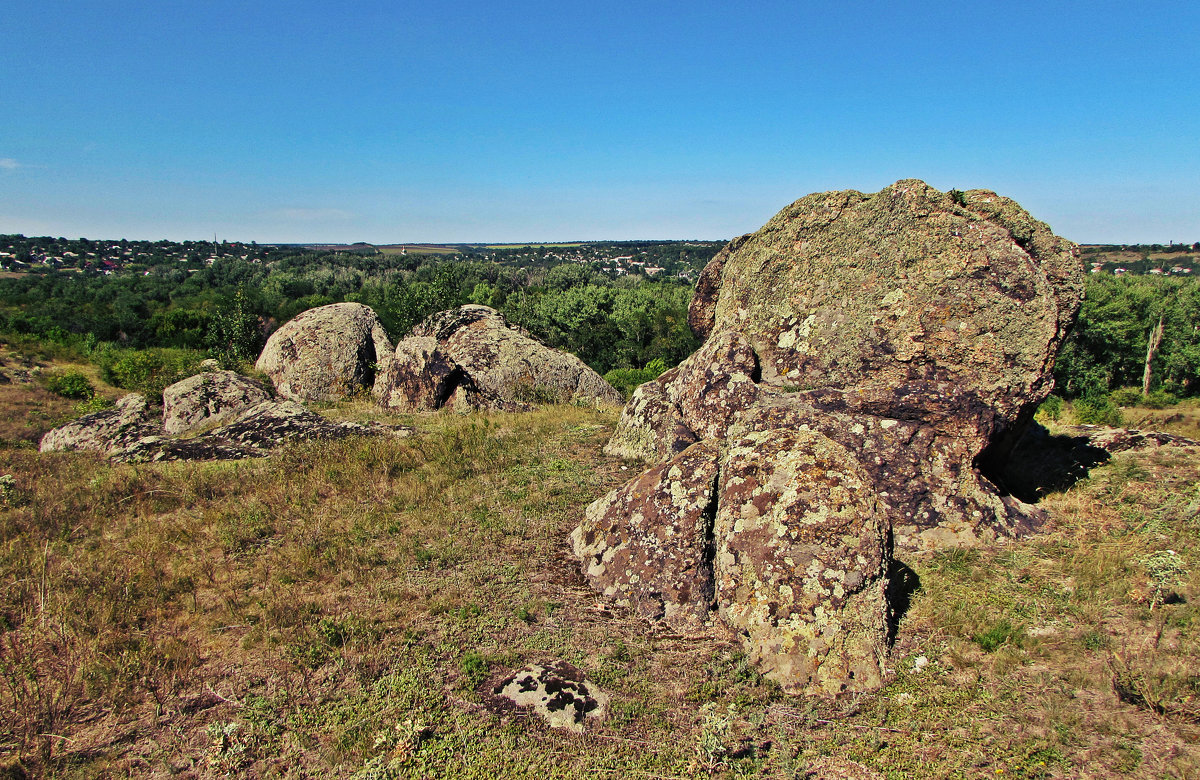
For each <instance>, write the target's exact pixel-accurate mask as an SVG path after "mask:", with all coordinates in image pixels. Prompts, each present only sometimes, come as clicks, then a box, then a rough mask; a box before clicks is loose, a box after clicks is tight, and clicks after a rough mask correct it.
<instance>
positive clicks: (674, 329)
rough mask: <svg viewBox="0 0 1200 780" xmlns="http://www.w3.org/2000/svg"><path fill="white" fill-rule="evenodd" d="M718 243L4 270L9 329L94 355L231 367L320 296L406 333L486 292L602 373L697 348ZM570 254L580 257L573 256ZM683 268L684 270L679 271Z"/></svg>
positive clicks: (185, 253)
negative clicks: (158, 355)
mask: <svg viewBox="0 0 1200 780" xmlns="http://www.w3.org/2000/svg"><path fill="white" fill-rule="evenodd" d="M8 238H12V237H8ZM25 241H34V240H33V239H26V240H25ZM113 246H115V247H117V248H118V249H119V247H120V245H119V244H114V245H113ZM154 246H157V245H154ZM718 246H719V244H716V243H714V242H708V243H698V242H686V243H685V242H657V243H642V244H599V245H584V246H579V247H571V248H569V249H559V250H557V253H556V252H553V251H550V248H548V247H519V248H518V247H514V248H505V249H489V250H486V251H483V250H481V251H480V252H477V253H474V254H464V253H456V254H451V255H415V254H413V255H409V254H383V253H379V254H375V255H363V254H356V253H345V252H336V253H335V252H317V251H306V250H303V249H299V248H297V249H293V250H290V251H284V250H283V249H281V248H278V247H276V248H270V249H264V248H255V251H257V252H258V253H259V254H258V255H256V256H253V257H250V258H248V259H247V258H243V257H242V256H240V255H235V254H220V252H221V251H222V250H221V248H220V245H216V244H207V243H206V242H202V246H201V247H200V248H199V249H192V248H187V247H184V246H183V245H168V246H167V247H165V248H162V249H161V251H160V252H159V253H158V254H156V255H154V256H153V257H154V258H156V259H155V260H154V261H153V262H149V261H147V262H145V263H142V264H130V265H128V266H126V267H122V268H121V269H118V270H117V271H116V272H111V271H105V270H99V268H98V267H93V266H90V267H88V268H84V269H79V268H75V267H70V268H66V267H63V268H59V267H54V266H47V265H42V266H39V267H36V268H33V269H30V270H27V271H23V272H21V273H19V274H12V275H10V276H9V277H8V278H3V279H0V333H9V334H27V335H32V336H35V337H37V338H40V339H44V340H48V341H55V342H59V343H69V344H75V345H77V346H80V347H81V348H82V349H83V351H85V352H87V353H89V354H91V353H92V352H93V351H95V350H96V349H97V347H98V346H99V345H101V344H115V345H118V346H120V347H122V348H136V349H145V348H151V347H153V348H175V349H191V350H205V349H207V350H209V352H210V354H212V355H213V356H214V357H216V358H218V360H220V361H221V363H222V364H225V365H229V366H232V365H234V364H237V363H239V362H245V361H248V360H252V359H253V358H254V356H256V355H257V354H258V351H259V350H260V349H261V348H262V345H263V342H264V341H265V338H266V336H267V335H268V334H269V333H270V332H271V331H272V330H273V329H274V328H276V327H277V326H278V325H279V324H281V323H283V322H286V321H287V320H289V319H291V318H292V317H295V316H296V315H297V314H299V313H300V312H302V311H305V310H306V309H310V308H313V307H315V306H322V305H325V304H328V303H336V302H339V301H357V302H360V303H364V304H366V305H368V306H371V307H372V308H373V309H374V310H375V311H376V312H377V313H378V314H379V316H380V318H381V320H382V321H383V323H384V327H385V328H386V329H387V331H388V333H389V335H390V336H391V337H392V338H393V339H397V338H400V337H402V336H403V335H405V334H406V333H407V332H408V331H409V330H410V329H411V328H412V326H413V325H415V324H416V323H417V322H419V321H420V320H421V319H423V318H424V317H426V316H427V315H429V314H432V313H434V312H437V311H442V310H444V309H448V308H452V307H454V306H458V305H461V304H464V303H480V304H485V305H488V306H492V307H494V308H496V309H499V310H500V311H502V312H504V313H505V315H507V316H508V318H509V320H510V321H511V322H513V323H514V324H516V325H519V326H521V327H524V328H527V329H528V330H529V331H531V332H532V333H533V334H534V335H536V336H538V337H540V338H541V339H543V340H544V341H546V342H547V343H548V344H550V345H551V346H553V347H558V348H561V349H566V350H569V351H571V352H574V353H575V354H577V355H579V356H580V357H581V358H583V360H585V361H586V362H587V363H589V364H590V365H591V366H592V367H593V368H595V369H596V370H598V371H600V372H601V373H604V372H607V371H610V370H613V369H623V368H641V367H643V366H645V365H646V364H647V363H649V362H651V361H653V360H655V359H659V360H662V361H663V362H664V363H665V364H667V365H674V364H676V363H678V362H679V361H680V360H682V359H683V358H684V357H686V356H687V355H688V354H690V353H691V352H692V351H693V350H694V349H695V347H696V346H697V342H696V339H695V338H694V337H693V336H692V334H691V331H690V330H689V329H688V327H687V322H686V315H687V305H688V301H689V299H690V297H691V285H690V282H689V281H688V280H687V278H686V277H688V276H689V275H690V274H692V273H694V271H695V270H696V269H697V268H698V267H699V266H702V265H703V264H704V262H706V261H707V260H708V259H709V258H710V257H711V256H712V255H713V254H714V253H715V251H716V249H717V248H718ZM65 247H73V248H74V249H80V250H82V249H84V248H85V247H82V246H76V245H75V244H72V243H69V244H65V245H60V244H51V245H50V248H49V249H47V250H45V251H48V252H58V253H59V254H58V255H53V254H51V255H46V257H48V258H55V257H61V256H62V255H64V254H77V253H74V252H73V251H72V249H67V248H65ZM169 247H174V249H173V250H171V249H169ZM100 248H103V247H100ZM232 251H240V250H232ZM172 252H174V254H173V253H172ZM210 252H211V253H214V254H212V255H209V254H208V253H210ZM619 253H624V254H619ZM25 255H26V256H29V253H28V252H25ZM565 255H570V257H571V260H570V261H568V262H564V261H563V259H562V256H565ZM138 256H139V257H140V255H138ZM585 261H586V262H585ZM106 262H107V261H106ZM656 263H657V264H658V265H656ZM668 265H669V266H670V267H671V268H670V269H668V268H667V266H668ZM678 268H684V269H685V270H683V271H676V273H675V274H674V275H669V271H670V270H671V269H678ZM646 269H652V270H654V271H655V272H656V273H657V274H658V275H657V276H656V277H649V276H647V275H646ZM681 276H682V277H683V278H681Z"/></svg>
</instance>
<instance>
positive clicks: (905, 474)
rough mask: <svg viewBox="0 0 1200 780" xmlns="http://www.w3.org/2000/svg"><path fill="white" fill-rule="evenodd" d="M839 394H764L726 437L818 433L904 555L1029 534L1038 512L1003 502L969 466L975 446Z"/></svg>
mask: <svg viewBox="0 0 1200 780" xmlns="http://www.w3.org/2000/svg"><path fill="white" fill-rule="evenodd" d="M845 395H846V393H845V392H842V391H832V390H824V391H810V392H797V393H779V392H777V391H774V390H770V389H764V390H762V392H761V393H760V396H759V398H758V400H756V402H755V403H754V404H752V405H751V406H749V407H748V408H746V409H744V410H743V411H742V413H741V414H740V415H739V416H738V419H737V421H736V422H735V423H734V425H732V426H730V429H729V431H728V434H729V435H730V436H738V435H742V434H744V433H745V432H747V431H763V430H772V429H775V428H791V429H797V430H814V431H819V432H821V433H823V434H825V435H826V436H828V437H829V438H831V439H833V440H834V441H836V442H838V443H839V444H841V445H842V446H844V447H846V448H847V449H848V450H850V451H851V452H853V453H854V454H855V456H856V458H857V459H858V461H859V463H860V464H861V466H862V467H863V470H864V471H865V472H866V473H867V474H868V476H869V477H870V479H871V482H872V484H873V485H874V488H875V491H876V494H877V496H878V507H879V511H880V512H881V513H883V514H884V515H885V516H886V518H887V521H888V522H889V523H890V525H891V528H892V532H893V535H894V537H895V538H896V540H897V543H898V544H899V545H900V546H901V547H903V548H906V549H921V550H925V549H937V548H939V547H972V546H977V545H980V544H989V543H992V542H994V541H996V539H997V538H998V537H1005V536H1015V535H1018V534H1020V533H1023V532H1025V531H1028V530H1030V529H1032V528H1033V527H1035V526H1036V525H1037V524H1038V523H1039V522H1040V521H1041V519H1042V513H1041V512H1040V510H1038V509H1036V508H1035V507H1032V506H1030V505H1028V504H1024V503H1022V502H1020V501H1018V500H1016V499H1014V498H1012V497H1009V496H1001V495H1000V493H999V492H998V491H997V489H996V487H995V485H993V484H992V482H991V481H990V480H988V479H986V478H985V477H984V476H983V475H982V474H981V473H980V471H979V469H978V468H977V467H976V466H975V465H974V463H973V458H974V456H975V454H976V452H977V450H976V447H977V445H975V444H973V443H972V439H970V438H962V437H956V436H953V435H950V434H948V433H946V432H945V431H939V430H938V429H937V428H936V427H930V426H926V425H924V424H923V422H922V421H920V420H913V419H897V418H894V417H886V416H876V415H871V414H862V413H855V412H852V411H850V410H849V408H848V405H847V404H846V402H845V400H844V396H845Z"/></svg>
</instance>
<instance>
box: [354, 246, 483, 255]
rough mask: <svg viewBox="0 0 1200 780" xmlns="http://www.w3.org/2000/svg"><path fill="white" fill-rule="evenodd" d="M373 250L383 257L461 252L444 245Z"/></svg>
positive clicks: (380, 247)
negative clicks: (383, 255)
mask: <svg viewBox="0 0 1200 780" xmlns="http://www.w3.org/2000/svg"><path fill="white" fill-rule="evenodd" d="M375 248H376V249H378V250H379V251H380V252H381V253H383V254H385V255H402V254H406V253H410V252H411V253H412V254H414V255H454V254H458V253H459V252H461V251H462V247H457V246H447V245H445V244H388V245H386V246H376V247H375Z"/></svg>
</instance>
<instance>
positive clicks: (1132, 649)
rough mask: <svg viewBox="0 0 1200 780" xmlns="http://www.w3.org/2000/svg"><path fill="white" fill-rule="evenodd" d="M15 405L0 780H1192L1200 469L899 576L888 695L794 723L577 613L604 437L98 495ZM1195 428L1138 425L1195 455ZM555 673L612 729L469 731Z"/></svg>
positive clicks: (277, 462) (402, 456) (42, 419)
mask: <svg viewBox="0 0 1200 780" xmlns="http://www.w3.org/2000/svg"><path fill="white" fill-rule="evenodd" d="M5 362H6V365H8V366H10V367H11V366H15V365H18V364H19V363H20V361H19V360H18V356H15V355H13V354H11V353H9V354H7V355H6V356H5ZM58 368H59V369H61V368H63V366H58ZM78 368H81V369H82V370H84V371H88V370H90V369H88V367H86V366H83V367H78ZM91 378H92V380H93V381H94V382H96V383H97V384H98V386H99V392H100V394H101V395H102V396H103V395H108V396H115V395H117V394H118V392H119V391H117V390H116V389H115V388H111V387H109V386H106V385H104V384H103V383H101V382H100V381H99V377H98V376H97V375H96V374H95V373H94V371H93V373H92V375H91ZM0 393H2V397H0V402H2V403H3V404H4V407H5V410H6V415H5V420H4V422H3V429H2V430H0V439H3V441H4V445H3V447H0V475H4V476H3V477H2V482H3V484H2V485H0V539H3V547H2V548H0V550H2V553H0V767H3V769H0V776H4V773H7V774H8V776H21V775H22V774H23V773H25V774H28V775H29V776H43V775H44V776H56V777H113V776H118V777H119V776H139V777H142V776H172V775H173V776H183V777H222V776H235V775H236V776H289V777H309V776H326V777H333V776H338V777H341V776H351V777H360V778H368V777H370V778H379V777H414V778H416V777H497V776H499V777H539V778H550V777H581V776H600V777H610V776H611V777H653V778H674V777H696V776H714V777H759V776H766V777H776V778H791V777H805V776H807V775H806V773H807V772H808V771H809V770H810V769H813V768H814V767H818V766H822V762H826V765H828V762H834V763H835V764H836V760H837V759H835V758H828V757H840V759H842V760H853V761H858V762H861V763H862V764H865V765H867V766H869V767H871V768H873V769H874V770H875V771H877V772H879V773H880V774H882V775H883V776H884V777H889V778H905V777H1125V776H1129V777H1147V778H1149V777H1155V778H1157V777H1178V778H1189V777H1197V776H1200V748H1197V747H1196V745H1197V744H1198V743H1200V666H1198V664H1200V646H1198V645H1200V631H1198V627H1200V606H1198V604H1200V602H1198V601H1197V600H1198V599H1200V566H1197V562H1198V560H1200V489H1198V487H1197V485H1198V484H1200V455H1198V454H1197V453H1195V452H1189V451H1185V450H1173V449H1164V450H1161V451H1159V452H1156V453H1150V454H1141V455H1129V456H1118V457H1117V458H1115V459H1114V460H1113V461H1112V462H1110V463H1108V464H1106V465H1104V466H1102V467H1099V468H1097V469H1095V470H1093V472H1092V474H1091V477H1090V478H1089V479H1087V480H1086V481H1084V482H1080V483H1078V484H1077V485H1075V486H1074V487H1072V488H1071V489H1069V490H1067V491H1065V492H1061V493H1056V494H1052V495H1050V496H1048V497H1046V499H1045V500H1044V501H1043V504H1042V505H1043V506H1044V507H1045V508H1046V509H1048V510H1049V512H1050V514H1051V518H1052V519H1051V522H1050V524H1049V525H1048V526H1047V528H1046V529H1045V530H1044V531H1043V532H1042V533H1040V534H1038V535H1035V536H1031V537H1029V538H1027V539H1024V540H1022V541H1019V542H1015V543H1012V544H1008V545H1005V546H1003V547H1001V548H999V549H996V550H988V551H947V552H943V553H938V554H933V555H925V556H914V557H909V558H905V559H904V560H903V563H905V564H906V565H907V566H909V567H911V570H912V574H910V575H908V576H907V578H906V579H907V581H908V583H909V585H911V586H914V588H915V589H914V590H913V592H912V594H911V596H910V599H911V604H910V607H909V609H908V610H907V612H906V614H905V615H904V616H903V618H902V620H901V621H900V624H899V628H898V636H897V640H896V644H895V647H894V649H893V653H892V656H891V660H890V664H889V665H890V668H891V669H892V670H894V676H893V677H892V678H891V681H890V683H889V684H888V685H887V687H885V688H884V689H883V690H881V691H879V692H878V694H875V695H864V696H857V697H853V698H849V699H843V700H839V701H836V702H825V701H819V700H809V699H795V698H788V697H785V696H783V695H782V694H781V693H780V692H779V690H778V688H777V687H776V686H774V685H772V684H770V683H768V682H766V681H764V680H763V679H762V678H760V677H759V676H758V675H757V674H756V672H755V671H754V669H753V668H752V667H750V666H748V665H747V663H746V661H745V658H744V657H743V655H742V653H741V651H740V646H739V644H738V643H737V642H736V639H735V638H734V637H727V636H720V635H715V634H714V635H712V636H685V635H680V634H676V633H672V632H670V631H669V630H667V629H666V628H665V627H663V626H661V625H656V624H651V623H648V622H646V621H644V620H642V619H640V618H638V617H636V616H633V615H630V614H627V613H626V612H624V611H622V610H619V609H614V608H612V607H611V606H610V605H608V604H606V602H605V600H604V599H603V598H601V597H600V596H599V595H598V594H597V593H595V592H594V591H592V590H591V589H590V588H589V587H587V586H586V584H585V583H584V582H583V579H582V577H581V576H580V573H579V570H578V564H577V562H576V561H575V560H574V559H573V558H572V556H571V554H570V550H569V547H568V544H567V541H566V537H567V534H568V533H569V531H570V530H571V529H572V528H573V527H574V526H575V524H576V523H577V522H578V520H579V518H580V517H581V515H582V512H583V508H584V507H585V506H586V505H587V504H588V503H589V502H590V501H592V500H593V499H595V498H596V497H598V496H600V495H602V494H603V493H604V492H605V491H607V490H609V489H610V488H612V487H614V486H616V485H618V484H621V483H622V482H623V481H624V480H626V479H627V478H628V477H629V476H630V475H631V474H633V473H634V471H633V470H632V469H629V470H627V469H625V468H624V465H625V464H622V463H621V462H619V461H616V460H613V459H611V458H608V457H606V456H604V455H602V454H601V452H600V448H601V446H602V445H603V443H604V441H605V440H606V439H607V437H608V435H609V433H610V432H611V430H612V428H613V426H614V424H615V422H616V418H617V412H616V411H615V410H605V411H596V410H591V409H585V408H578V407H571V406H550V407H544V408H542V409H540V410H539V411H536V412H533V413H529V414H521V415H514V414H476V415H468V416H456V415H428V416H419V417H416V418H412V419H408V420H406V422H411V423H412V424H413V425H415V426H416V427H417V429H418V434H417V435H416V436H415V437H413V438H410V439H397V440H371V439H351V440H347V441H343V442H338V443H315V444H314V443H309V444H300V445H295V446H291V447H289V448H287V449H285V450H284V451H282V452H281V453H280V454H278V455H277V456H275V457H272V458H268V459H260V460H251V461H243V462H231V463H191V464H188V463H175V464H162V465H112V464H109V463H108V462H106V461H105V460H103V459H102V458H100V457H98V456H95V455H89V454H84V453H53V454H45V455H39V454H38V453H37V452H36V451H35V450H34V449H32V448H31V447H30V445H29V442H32V441H33V440H35V439H36V437H37V436H38V435H39V434H40V432H41V431H44V430H46V429H47V428H49V427H51V426H52V425H54V424H57V423H58V422H60V421H61V420H62V419H65V418H66V417H69V416H71V415H72V414H73V412H72V403H71V402H69V401H66V400H64V399H62V398H61V397H59V396H57V395H54V394H51V393H49V392H48V391H47V390H46V389H44V388H43V387H42V386H41V385H40V384H38V383H37V382H35V383H32V384H22V383H13V384H8V385H3V386H0ZM322 411H323V412H324V413H325V414H327V415H330V416H333V417H337V418H342V419H344V418H352V419H365V418H369V417H374V416H377V415H382V413H381V412H379V411H378V410H376V409H374V408H373V407H371V406H369V405H367V404H366V403H365V402H351V403H346V404H341V405H336V406H329V407H327V408H324V409H323V410H322ZM1197 412H1198V410H1197V409H1196V408H1195V407H1193V406H1188V405H1181V406H1176V407H1173V408H1172V409H1171V410H1169V413H1170V416H1169V417H1167V416H1166V414H1165V413H1162V414H1160V413H1156V412H1152V411H1146V412H1145V414H1146V415H1154V414H1158V415H1159V416H1158V418H1157V419H1159V420H1162V419H1170V420H1171V422H1170V423H1169V427H1173V428H1174V429H1175V430H1176V431H1177V432H1182V433H1190V434H1191V435H1196V420H1197V419H1198V418H1200V414H1198V413H1197ZM391 419H392V420H393V421H394V419H395V418H391ZM551 659H563V660H566V661H568V662H570V663H572V664H574V665H576V666H578V667H579V668H581V669H583V670H584V671H585V672H586V673H587V674H588V675H589V676H590V677H591V678H592V679H594V680H595V681H596V682H597V683H599V684H600V685H601V686H602V687H604V688H605V689H606V690H608V691H609V692H610V693H611V694H612V697H613V705H612V714H611V717H610V719H609V720H608V721H607V722H606V723H604V724H603V725H602V726H601V727H600V728H599V729H597V730H595V731H592V732H590V733H588V734H585V735H582V736H574V735H569V734H564V733H559V732H552V731H550V730H548V729H546V728H545V727H544V726H543V725H542V724H540V723H539V722H538V721H536V720H531V719H528V718H526V717H522V716H519V715H512V714H509V715H504V716H500V715H495V714H492V713H491V712H489V711H488V710H487V709H486V707H484V706H483V701H484V699H483V697H481V695H480V692H481V691H486V690H487V689H488V688H489V686H490V685H491V684H492V683H493V682H494V681H495V680H496V679H498V678H499V677H500V676H501V675H502V674H504V673H505V672H508V671H511V670H513V669H516V668H518V667H520V666H523V665H524V664H526V663H530V662H534V661H543V660H551Z"/></svg>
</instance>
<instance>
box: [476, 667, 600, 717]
mask: <svg viewBox="0 0 1200 780" xmlns="http://www.w3.org/2000/svg"><path fill="white" fill-rule="evenodd" d="M487 699H488V704H489V705H490V708H491V709H492V710H493V711H496V712H503V711H505V710H506V709H510V708H515V709H523V710H530V711H532V712H534V713H536V714H537V715H538V716H540V717H541V718H542V719H543V720H544V721H546V723H547V724H549V725H550V726H551V727H552V728H558V729H566V730H567V731H573V732H575V733H577V734H581V733H583V731H584V729H585V728H586V727H587V726H588V725H589V724H592V723H599V722H600V721H602V720H604V718H605V717H606V716H607V714H608V702H609V696H608V694H607V693H605V692H604V691H602V690H600V688H599V687H598V686H597V685H596V684H595V683H594V682H592V681H591V680H588V679H587V678H586V677H585V676H584V674H583V672H581V671H580V670H579V669H576V668H575V667H574V666H571V665H570V664H568V663H566V662H564V661H555V662H552V663H548V664H545V665H542V664H530V665H529V666H526V667H525V668H524V669H521V670H519V671H517V672H516V673H515V674H512V675H509V676H508V677H506V678H504V679H503V680H501V681H500V682H499V683H498V684H497V685H496V686H495V687H494V688H493V690H492V692H491V696H490V697H487Z"/></svg>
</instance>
